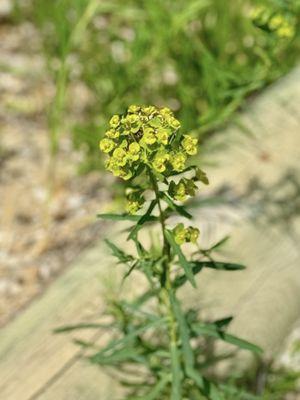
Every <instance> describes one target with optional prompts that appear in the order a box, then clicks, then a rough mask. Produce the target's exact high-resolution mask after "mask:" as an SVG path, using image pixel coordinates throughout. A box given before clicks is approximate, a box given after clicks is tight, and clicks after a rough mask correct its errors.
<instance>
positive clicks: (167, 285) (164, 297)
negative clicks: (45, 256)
mask: <svg viewBox="0 0 300 400" xmlns="http://www.w3.org/2000/svg"><path fill="white" fill-rule="evenodd" d="M148 172H149V176H150V181H151V183H152V187H153V191H154V193H155V197H156V200H157V205H158V210H159V220H160V225H161V229H162V234H163V240H164V244H163V250H162V255H163V257H164V260H165V261H164V262H163V276H162V279H161V295H160V299H161V302H162V303H163V305H164V306H165V309H166V312H167V318H168V327H169V338H170V349H171V352H172V353H174V349H175V351H176V352H177V349H178V345H177V341H178V340H177V324H176V318H175V315H174V311H173V307H172V304H171V295H172V292H173V287H172V280H171V271H170V266H171V265H170V263H171V249H170V244H169V242H168V240H167V238H166V235H165V231H166V221H165V214H164V212H163V209H162V206H161V201H160V200H161V196H160V191H159V188H158V184H157V180H156V178H155V176H154V175H153V173H152V172H151V171H150V169H149V170H148ZM172 387H174V385H172ZM172 393H173V390H172ZM173 397H174V398H175V397H176V395H174V396H173V394H172V398H173Z"/></svg>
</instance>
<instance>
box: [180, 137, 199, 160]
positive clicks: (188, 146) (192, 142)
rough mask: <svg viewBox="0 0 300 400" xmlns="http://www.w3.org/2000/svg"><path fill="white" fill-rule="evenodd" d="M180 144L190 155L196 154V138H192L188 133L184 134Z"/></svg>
mask: <svg viewBox="0 0 300 400" xmlns="http://www.w3.org/2000/svg"><path fill="white" fill-rule="evenodd" d="M181 144H182V147H183V148H184V150H185V151H186V153H187V154H189V155H190V156H193V155H195V154H197V144H198V139H196V138H193V137H192V136H190V135H185V136H184V138H183V140H182V142H181Z"/></svg>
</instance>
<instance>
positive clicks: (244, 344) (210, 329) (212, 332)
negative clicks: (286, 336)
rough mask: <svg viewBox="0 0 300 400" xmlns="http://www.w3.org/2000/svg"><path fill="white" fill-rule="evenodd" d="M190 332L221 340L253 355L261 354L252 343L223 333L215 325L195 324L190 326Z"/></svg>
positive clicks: (258, 348) (259, 349)
mask: <svg viewBox="0 0 300 400" xmlns="http://www.w3.org/2000/svg"><path fill="white" fill-rule="evenodd" d="M192 330H193V331H194V332H195V333H196V334H197V335H204V336H210V337H215V338H217V339H220V340H223V341H224V342H227V343H230V344H233V345H234V346H237V347H239V348H241V349H244V350H249V351H252V352H253V353H257V354H261V353H262V349H261V348H260V347H258V346H256V345H255V344H253V343H250V342H248V341H246V340H243V339H240V338H238V337H236V336H234V335H231V334H229V333H226V332H224V331H223V330H222V329H219V328H218V327H217V326H216V325H213V324H202V323H195V324H192Z"/></svg>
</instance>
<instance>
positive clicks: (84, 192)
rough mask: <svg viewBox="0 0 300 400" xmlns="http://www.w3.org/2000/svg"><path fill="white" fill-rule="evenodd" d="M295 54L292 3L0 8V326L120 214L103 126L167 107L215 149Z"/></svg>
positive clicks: (13, 2)
mask: <svg viewBox="0 0 300 400" xmlns="http://www.w3.org/2000/svg"><path fill="white" fill-rule="evenodd" d="M299 50H300V2H299V1H298V0H269V1H267V0H266V1H263V0H258V1H255V0H234V1H224V0H176V1H174V0H151V1H149V0H148V1H147V0H51V1H49V0H0V98H1V104H0V119H1V126H0V167H1V169H0V194H1V195H0V220H1V225H0V322H1V324H5V323H7V322H8V321H9V320H11V319H12V318H13V317H14V316H15V315H16V314H17V313H19V312H20V311H21V310H22V309H23V308H24V307H25V305H27V304H28V303H29V301H30V300H32V299H33V298H34V297H35V296H36V295H37V294H38V293H41V292H42V291H43V290H44V288H45V287H47V285H49V284H50V283H51V282H52V281H53V279H54V278H55V277H56V276H57V275H58V274H59V272H61V271H62V270H63V268H64V267H65V266H66V265H67V264H69V263H70V261H72V260H73V259H74V258H76V256H77V255H78V254H79V253H80V252H81V250H82V249H83V248H84V247H86V246H87V245H90V244H91V242H92V241H93V240H94V239H96V238H98V237H99V229H100V228H99V225H98V224H97V223H96V222H95V214H96V212H97V211H98V210H99V208H100V206H101V207H103V206H104V207H115V208H117V207H118V206H119V203H118V202H119V200H118V193H119V192H120V191H122V187H121V185H120V184H115V183H114V181H112V180H111V178H110V177H109V176H107V175H108V174H106V173H104V169H103V159H102V158H101V157H100V155H99V152H98V143H99V140H100V139H101V137H102V136H103V134H104V132H105V130H106V124H107V121H108V118H109V117H110V116H111V115H112V114H115V113H122V112H124V111H125V109H126V108H127V106H128V105H130V104H140V103H141V104H155V105H157V106H168V107H170V108H171V109H172V110H173V111H174V112H175V114H176V117H177V118H179V119H180V120H181V122H182V127H183V130H184V131H189V132H191V133H192V134H194V135H197V136H198V137H199V139H200V143H201V144H202V146H203V149H206V148H210V143H211V139H212V138H213V137H215V136H216V135H218V136H222V135H223V137H224V135H227V132H228V129H224V128H226V127H227V126H228V124H229V123H233V122H236V121H237V115H238V114H239V113H240V112H241V111H243V110H247V109H248V106H249V104H251V103H252V102H255V99H256V97H257V95H258V94H260V93H261V92H262V91H263V90H264V89H265V88H266V87H268V86H269V85H270V84H271V83H273V82H275V81H276V80H278V79H279V78H281V77H282V76H284V75H286V74H287V73H288V72H289V71H291V70H292V69H293V68H294V67H295V66H296V64H297V63H298V61H299ZM296 114H297V108H296V111H295V115H296ZM298 115H299V114H298ZM225 141H226V137H225ZM223 142H224V140H223ZM215 151H220V149H217V148H216V146H213V150H212V153H211V154H212V155H211V157H210V161H209V162H210V163H212V164H213V163H214V152H215ZM221 151H222V146H221ZM225 151H226V150H225ZM262 157H268V155H267V154H262ZM199 162H207V161H202V153H201V154H200V158H199ZM112 188H113V189H114V190H111V189H112ZM293 382H294V381H293ZM270 398H271V397H270ZM274 398H275V397H274Z"/></svg>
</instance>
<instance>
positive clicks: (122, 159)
mask: <svg viewBox="0 0 300 400" xmlns="http://www.w3.org/2000/svg"><path fill="white" fill-rule="evenodd" d="M112 156H113V159H114V160H115V161H116V163H117V164H118V165H119V166H120V167H123V166H124V165H126V163H127V154H126V151H125V150H124V149H122V148H121V147H117V148H116V149H115V150H114V152H113V155H112Z"/></svg>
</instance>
